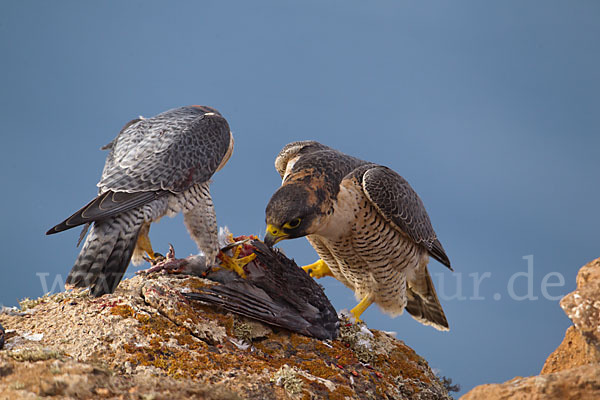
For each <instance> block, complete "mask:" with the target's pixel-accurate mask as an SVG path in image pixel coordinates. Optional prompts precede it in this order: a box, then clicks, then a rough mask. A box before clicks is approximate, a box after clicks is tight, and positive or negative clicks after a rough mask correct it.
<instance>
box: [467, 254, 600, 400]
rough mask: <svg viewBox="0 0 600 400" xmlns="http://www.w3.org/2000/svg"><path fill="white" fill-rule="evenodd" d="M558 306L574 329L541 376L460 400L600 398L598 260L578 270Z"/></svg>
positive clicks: (480, 388) (473, 392)
mask: <svg viewBox="0 0 600 400" xmlns="http://www.w3.org/2000/svg"><path fill="white" fill-rule="evenodd" d="M560 306H561V307H562V309H563V310H564V311H565V313H566V314H567V316H568V317H569V318H570V319H571V321H573V324H574V325H573V326H571V327H569V328H568V329H567V332H566V333H565V338H564V340H563V341H562V343H561V344H560V345H559V346H558V348H557V349H556V350H554V352H552V354H550V356H549V357H548V359H547V360H546V362H545V363H544V367H543V368H542V371H541V375H539V376H533V377H529V378H521V377H516V378H514V379H512V380H510V381H508V382H505V383H501V384H488V385H481V386H477V387H475V388H474V389H472V390H471V391H470V392H468V393H467V394H465V395H464V396H462V397H461V400H472V399H486V400H488V399H490V400H493V399H509V398H510V399H512V398H518V399H557V400H558V399H560V400H562V399H598V398H600V258H599V259H596V260H594V261H592V262H590V263H589V264H587V265H585V266H584V267H582V268H581V269H580V270H579V273H578V274H577V290H575V291H574V292H573V293H569V294H568V295H566V296H565V297H564V298H563V299H562V300H561V302H560Z"/></svg>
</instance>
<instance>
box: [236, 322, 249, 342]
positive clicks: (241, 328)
mask: <svg viewBox="0 0 600 400" xmlns="http://www.w3.org/2000/svg"><path fill="white" fill-rule="evenodd" d="M233 336H235V337H236V338H238V339H239V340H241V341H242V342H245V343H252V327H251V326H250V325H249V324H247V323H245V322H243V321H240V320H238V319H237V318H236V319H235V320H234V321H233Z"/></svg>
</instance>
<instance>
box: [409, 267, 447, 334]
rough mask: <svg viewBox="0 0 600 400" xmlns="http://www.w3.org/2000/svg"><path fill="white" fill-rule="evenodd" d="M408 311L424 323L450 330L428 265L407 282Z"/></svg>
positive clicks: (442, 329) (441, 329) (439, 328)
mask: <svg viewBox="0 0 600 400" xmlns="http://www.w3.org/2000/svg"><path fill="white" fill-rule="evenodd" d="M407 283H408V284H407V288H406V289H407V290H406V295H407V299H408V302H407V304H406V308H405V309H406V311H408V313H409V314H410V315H412V317H413V318H414V319H416V320H417V321H419V322H420V323H422V324H424V325H429V326H433V327H434V328H435V329H438V330H440V331H447V330H449V329H450V328H449V326H448V321H447V320H446V315H445V314H444V310H443V309H442V305H441V304H440V301H439V299H438V297H437V294H436V292H435V287H434V286H433V282H432V280H431V276H430V275H429V270H428V269H427V265H426V264H425V265H422V266H421V267H420V268H419V269H418V270H417V271H416V272H415V276H414V278H413V279H411V280H409V281H408V282H407Z"/></svg>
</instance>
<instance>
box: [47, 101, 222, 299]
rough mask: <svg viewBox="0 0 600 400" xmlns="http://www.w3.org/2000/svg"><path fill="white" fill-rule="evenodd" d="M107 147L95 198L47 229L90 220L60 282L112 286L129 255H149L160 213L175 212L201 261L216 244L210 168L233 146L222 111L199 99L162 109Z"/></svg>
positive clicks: (95, 290) (96, 290)
mask: <svg viewBox="0 0 600 400" xmlns="http://www.w3.org/2000/svg"><path fill="white" fill-rule="evenodd" d="M103 149H106V150H109V151H110V152H109V154H108V157H107V159H106V164H105V166H104V170H103V172H102V178H101V179H100V182H99V183H98V187H99V188H100V190H99V194H98V197H96V198H95V199H94V200H92V201H91V202H90V203H88V204H87V205H86V206H84V207H83V208H82V209H80V210H79V211H77V212H76V213H75V214H73V215H72V216H70V217H69V218H67V219H66V220H64V221H63V222H61V223H60V224H58V225H56V226H55V227H53V228H52V229H50V230H49V231H48V232H46V234H48V235H50V234H54V233H57V232H61V231H64V230H67V229H70V228H73V227H76V226H79V225H85V228H84V232H83V233H82V237H83V235H84V234H85V231H86V228H87V227H88V226H89V225H90V224H92V226H91V229H90V232H89V234H88V235H87V238H86V240H85V243H84V244H83V247H82V249H81V252H80V253H79V256H78V257H77V260H76V261H75V265H74V266H73V268H72V269H71V273H70V274H69V276H68V278H67V282H66V283H67V284H68V285H71V286H75V287H88V286H89V287H90V288H91V293H92V294H93V295H94V296H101V295H103V294H105V293H112V292H113V291H114V290H115V288H116V287H117V285H118V284H119V282H120V281H121V278H122V277H123V274H124V273H125V270H126V269H127V267H128V265H129V262H130V261H131V260H133V262H134V264H138V263H141V262H142V260H143V257H144V255H148V257H150V258H151V259H153V258H155V253H154V251H153V250H152V246H151V244H150V240H149V238H148V232H149V230H150V224H151V223H152V222H155V221H158V220H159V219H160V218H162V217H163V216H165V215H168V216H174V215H175V214H177V213H179V212H182V213H183V215H184V222H185V225H186V227H187V229H188V231H189V233H190V235H191V237H192V239H194V241H195V242H196V244H197V245H198V248H199V249H200V250H201V251H202V252H204V254H205V255H206V259H207V261H208V262H214V260H215V258H216V256H217V253H218V251H219V245H218V239H217V234H218V230H217V221H216V216H215V210H214V206H213V202H212V199H211V196H210V192H209V183H210V178H211V177H212V175H213V174H214V173H215V172H216V171H218V170H220V169H221V168H223V166H224V165H225V164H226V163H227V161H228V160H229V158H230V157H231V154H232V151H233V136H232V134H231V132H230V130H229V125H228V123H227V121H226V120H225V118H223V116H222V115H221V114H220V113H219V112H218V111H217V110H215V109H213V108H210V107H206V106H189V107H181V108H176V109H172V110H169V111H165V112H163V113H161V114H159V115H156V116H154V117H152V118H141V117H140V118H138V119H135V120H133V121H130V122H129V123H127V124H126V125H125V126H124V127H123V129H122V130H121V132H120V133H119V135H118V136H117V137H116V138H115V139H114V140H113V141H112V142H111V143H109V144H108V145H106V146H105V147H103Z"/></svg>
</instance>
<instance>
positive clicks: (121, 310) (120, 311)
mask: <svg viewBox="0 0 600 400" xmlns="http://www.w3.org/2000/svg"><path fill="white" fill-rule="evenodd" d="M110 313H111V314H112V315H118V316H120V317H123V318H131V317H133V316H134V314H135V311H134V310H133V308H131V306H128V305H116V306H113V307H111V308H110Z"/></svg>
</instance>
